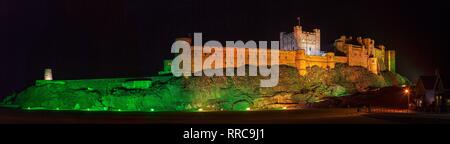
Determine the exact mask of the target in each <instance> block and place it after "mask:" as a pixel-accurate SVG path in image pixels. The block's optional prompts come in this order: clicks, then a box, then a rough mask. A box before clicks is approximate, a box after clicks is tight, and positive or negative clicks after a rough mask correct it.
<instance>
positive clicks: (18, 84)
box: [0, 0, 450, 98]
mask: <svg viewBox="0 0 450 144" xmlns="http://www.w3.org/2000/svg"><path fill="white" fill-rule="evenodd" d="M448 9H449V8H448V6H447V5H446V4H445V1H441V0H428V1H417V2H415V1H407V0H389V1H388V0H386V1H383V0H372V1H371V0H361V1H356V0H307V1H303V0H292V1H288V0H273V1H271V0H255V1H247V0H246V1H245V2H244V1H243V0H236V1H234V0H223V1H219V0H217V1H214V0H164V1H153V0H137V1H131V0H130V1H122V0H71V1H68V0H52V1H49V0H29V1H22V0H0V50H1V51H0V56H1V61H0V64H1V65H0V66H1V67H0V70H1V72H0V73H1V79H0V86H1V92H0V98H1V97H4V96H5V95H8V94H11V93H12V92H13V91H16V92H17V91H19V90H23V89H24V88H25V87H27V86H30V85H32V84H33V82H34V80H36V79H42V78H43V71H44V68H46V67H50V68H52V69H53V71H54V78H55V79H87V78H110V77H141V76H151V75H156V74H157V72H158V71H159V70H161V69H162V60H163V59H168V58H172V57H171V55H170V46H171V43H172V42H173V41H174V39H175V38H177V37H180V36H186V35H188V34H189V33H193V32H202V33H203V36H204V38H205V39H206V40H208V39H209V40H219V41H222V42H224V41H226V40H278V38H279V32H281V31H284V32H290V31H292V27H293V26H294V25H295V24H296V23H297V21H296V17H301V21H302V25H303V27H304V29H306V30H308V31H312V29H313V28H320V29H321V34H322V37H321V38H322V44H321V45H322V49H323V50H331V49H332V44H333V42H334V40H335V39H337V38H338V37H339V36H340V35H352V36H353V37H356V36H363V37H371V38H373V39H375V41H376V43H377V44H384V45H385V46H386V47H387V48H388V49H395V50H396V51H397V71H398V72H399V73H400V74H403V75H406V76H407V77H408V78H410V79H412V80H416V79H417V77H418V76H419V75H424V74H433V72H434V70H435V69H436V68H440V69H448V64H447V63H448V62H447V61H448V59H449V56H450V54H449V50H448V49H449V46H448V45H449V37H450V36H449V34H450V33H449V26H450V25H449V22H446V21H447V18H448V15H449V14H447V13H448V12H447V11H448Z"/></svg>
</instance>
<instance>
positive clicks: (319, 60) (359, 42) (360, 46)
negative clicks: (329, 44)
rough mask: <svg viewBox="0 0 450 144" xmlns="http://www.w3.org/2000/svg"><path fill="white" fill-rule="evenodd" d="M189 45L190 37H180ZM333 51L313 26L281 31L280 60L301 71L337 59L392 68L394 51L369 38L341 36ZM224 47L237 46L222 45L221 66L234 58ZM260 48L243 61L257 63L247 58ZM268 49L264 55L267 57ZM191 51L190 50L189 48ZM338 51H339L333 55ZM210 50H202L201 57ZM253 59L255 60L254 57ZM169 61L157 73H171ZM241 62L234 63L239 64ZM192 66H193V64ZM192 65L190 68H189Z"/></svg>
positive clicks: (372, 69) (374, 68)
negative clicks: (322, 45) (322, 44)
mask: <svg viewBox="0 0 450 144" xmlns="http://www.w3.org/2000/svg"><path fill="white" fill-rule="evenodd" d="M178 40H181V41H186V42H188V43H190V44H191V45H192V39H191V38H179V39H178ZM334 47H335V49H336V50H337V51H336V52H324V51H321V49H320V29H314V30H313V32H307V31H304V30H303V29H302V26H301V25H300V24H299V25H297V26H295V27H294V28H293V32H292V33H284V32H281V33H280V49H279V64H280V65H288V66H292V67H296V68H297V70H298V72H299V74H300V75H302V76H303V75H306V74H307V72H308V68H310V67H313V66H318V67H321V68H325V69H333V68H335V65H336V63H345V64H348V65H349V66H360V67H364V68H366V69H367V70H369V71H370V72H372V73H374V74H379V73H380V71H392V72H395V51H394V50H386V48H385V47H384V46H383V45H379V46H378V47H375V41H374V40H372V39H370V38H364V39H363V38H361V37H358V38H357V39H356V40H355V39H352V37H346V36H341V37H340V38H339V39H337V40H336V41H335V42H334ZM227 49H236V48H233V47H224V48H223V52H224V55H223V58H224V60H223V62H224V64H223V66H225V61H226V60H227V59H228V60H236V59H237V57H236V56H237V55H236V54H233V55H226V54H225V52H226V51H227ZM258 50H259V49H254V48H252V49H246V50H245V58H246V59H245V63H244V64H245V65H259V63H252V61H250V60H249V53H252V52H255V51H258ZM271 51H273V50H268V52H267V53H266V54H267V56H266V57H267V58H270V56H269V55H270V52H271ZM192 53H193V52H192ZM336 53H339V55H336ZM210 55H211V54H203V55H202V59H203V60H204V59H205V58H206V57H208V56H210ZM269 61H270V59H269ZM253 62H254V61H253ZM170 64H171V63H170V62H169V61H165V62H164V69H165V70H164V71H162V72H160V73H170ZM240 66H242V65H234V67H240ZM192 67H193V66H192ZM192 69H193V68H192Z"/></svg>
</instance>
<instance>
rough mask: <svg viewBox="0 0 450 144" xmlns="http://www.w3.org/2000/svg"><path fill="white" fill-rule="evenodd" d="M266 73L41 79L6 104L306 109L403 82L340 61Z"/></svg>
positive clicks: (397, 77) (121, 108) (101, 108)
mask: <svg viewBox="0 0 450 144" xmlns="http://www.w3.org/2000/svg"><path fill="white" fill-rule="evenodd" d="M261 79H265V77H261V76H257V77H249V76H244V77H225V76H223V77H187V78H176V77H170V76H165V77H152V78H145V79H103V80H67V81H48V82H46V81H38V82H37V84H36V85H35V86H31V87H29V88H27V89H26V90H24V91H22V92H20V93H19V94H17V95H14V96H11V97H9V98H8V99H6V100H5V103H8V104H16V105H20V106H21V107H22V108H43V109H53V110H88V111H91V110H99V111H197V110H199V109H201V110H232V111H236V110H238V111H239V110H249V109H278V108H286V107H303V106H306V105H308V104H309V103H316V102H320V101H321V100H323V98H324V97H330V96H331V97H341V96H346V95H350V94H353V93H356V92H363V91H366V90H368V89H370V88H377V87H386V86H391V85H400V84H404V83H406V82H407V80H406V79H405V78H403V77H401V76H400V75H398V74H395V73H391V72H383V73H382V74H381V75H375V74H373V73H371V72H369V71H367V70H366V69H364V68H362V67H349V66H347V65H344V64H338V65H337V66H336V68H335V69H332V70H326V69H322V68H319V67H312V68H309V70H308V74H306V75H305V76H299V75H298V72H297V70H296V69H295V68H293V67H289V66H280V81H279V84H278V85H277V86H275V87H272V88H261V87H259V84H260V80H261Z"/></svg>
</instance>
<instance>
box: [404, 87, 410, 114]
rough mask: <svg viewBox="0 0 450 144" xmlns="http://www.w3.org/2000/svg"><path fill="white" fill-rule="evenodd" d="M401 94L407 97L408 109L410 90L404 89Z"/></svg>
mask: <svg viewBox="0 0 450 144" xmlns="http://www.w3.org/2000/svg"><path fill="white" fill-rule="evenodd" d="M403 93H404V94H405V95H406V96H407V97H408V109H409V108H410V103H409V100H410V98H409V96H410V90H409V89H408V88H405V90H403Z"/></svg>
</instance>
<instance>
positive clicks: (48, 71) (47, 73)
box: [44, 68, 53, 80]
mask: <svg viewBox="0 0 450 144" xmlns="http://www.w3.org/2000/svg"><path fill="white" fill-rule="evenodd" d="M44 80H53V75H52V69H49V68H46V69H45V71H44Z"/></svg>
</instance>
